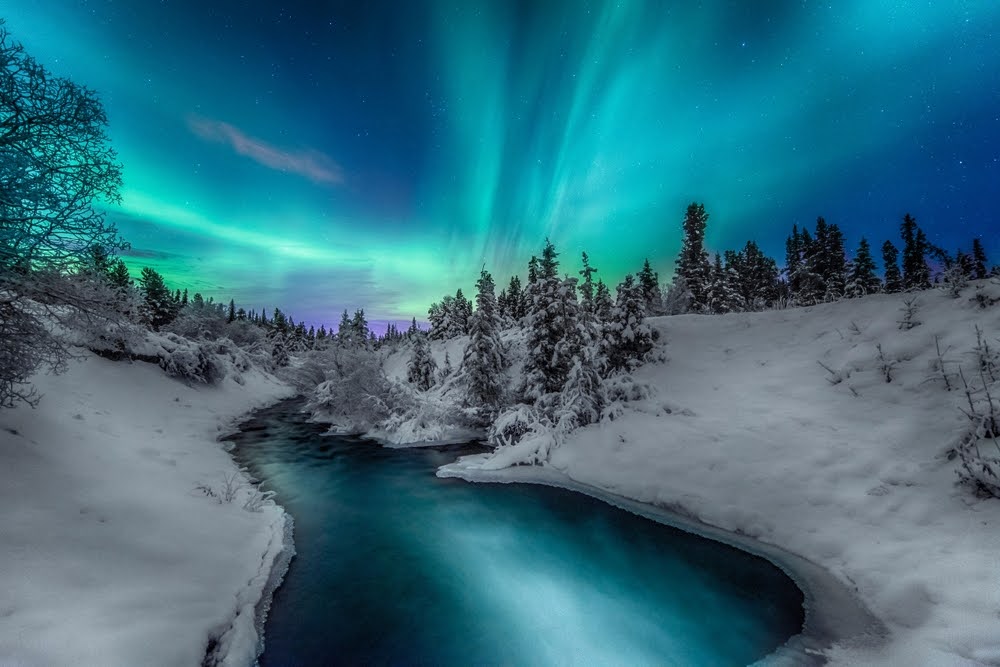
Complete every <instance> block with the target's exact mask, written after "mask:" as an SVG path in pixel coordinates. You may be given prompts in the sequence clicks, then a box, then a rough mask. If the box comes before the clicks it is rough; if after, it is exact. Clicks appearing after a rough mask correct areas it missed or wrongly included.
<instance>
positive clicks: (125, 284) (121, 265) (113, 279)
mask: <svg viewBox="0 0 1000 667" xmlns="http://www.w3.org/2000/svg"><path fill="white" fill-rule="evenodd" d="M108 281H109V282H110V283H111V284H112V285H114V286H115V287H117V288H118V289H119V290H127V289H128V288H129V286H131V285H132V278H131V277H130V276H129V274H128V267H127V266H125V262H123V261H122V260H121V259H119V260H117V261H116V262H115V263H114V266H113V267H112V268H111V273H110V274H109V275H108Z"/></svg>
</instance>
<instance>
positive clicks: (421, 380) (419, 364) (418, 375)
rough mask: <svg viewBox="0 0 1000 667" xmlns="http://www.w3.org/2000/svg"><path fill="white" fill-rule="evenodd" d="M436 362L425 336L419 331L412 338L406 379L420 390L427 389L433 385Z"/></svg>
mask: <svg viewBox="0 0 1000 667" xmlns="http://www.w3.org/2000/svg"><path fill="white" fill-rule="evenodd" d="M436 370H437V362H435V361H434V356H433V355H432V354H431V350H430V347H429V346H428V344H427V336H426V335H425V334H424V333H422V332H421V333H419V334H417V335H416V336H414V339H413V353H412V354H411V355H410V363H409V364H408V366H407V373H406V379H407V380H408V381H409V382H410V383H412V384H414V385H416V387H417V389H419V390H420V391H427V390H428V389H430V388H431V387H433V386H434V371H436Z"/></svg>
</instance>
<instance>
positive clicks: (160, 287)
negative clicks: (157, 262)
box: [139, 266, 179, 330]
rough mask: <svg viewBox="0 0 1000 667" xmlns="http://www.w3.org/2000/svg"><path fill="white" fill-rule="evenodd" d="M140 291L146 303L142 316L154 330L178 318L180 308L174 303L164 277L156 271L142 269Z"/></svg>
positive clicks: (146, 267) (146, 268)
mask: <svg viewBox="0 0 1000 667" xmlns="http://www.w3.org/2000/svg"><path fill="white" fill-rule="evenodd" d="M139 291H140V292H141V293H142V299H143V301H144V305H143V308H142V316H143V318H144V319H145V321H146V322H147V323H148V324H149V325H150V326H151V327H153V329H154V330H156V329H159V328H160V327H162V326H163V325H164V324H169V323H170V322H172V321H173V320H174V318H175V317H177V311H178V310H179V306H178V305H177V303H175V302H174V299H173V296H172V295H171V294H170V289H169V288H168V287H167V285H166V283H165V282H164V281H163V276H161V275H160V274H159V273H158V272H157V271H156V270H155V269H151V268H149V267H148V266H144V267H143V268H142V273H141V275H140V277H139Z"/></svg>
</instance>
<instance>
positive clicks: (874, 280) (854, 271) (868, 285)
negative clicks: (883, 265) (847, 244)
mask: <svg viewBox="0 0 1000 667" xmlns="http://www.w3.org/2000/svg"><path fill="white" fill-rule="evenodd" d="M875 268H876V267H875V260H874V259H872V250H871V246H869V245H868V239H866V238H865V237H863V236H862V237H861V241H859V242H858V250H857V252H856V253H854V261H853V262H852V263H851V271H850V274H849V275H848V279H847V296H850V297H859V296H865V295H866V294H874V293H876V292H878V290H879V287H880V286H881V282H880V281H879V279H878V276H877V275H875Z"/></svg>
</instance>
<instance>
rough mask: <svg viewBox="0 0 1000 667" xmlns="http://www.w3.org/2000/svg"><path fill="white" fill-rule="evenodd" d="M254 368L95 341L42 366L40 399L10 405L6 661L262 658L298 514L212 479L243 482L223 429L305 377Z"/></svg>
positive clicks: (237, 661)
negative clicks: (251, 506) (101, 351)
mask: <svg viewBox="0 0 1000 667" xmlns="http://www.w3.org/2000/svg"><path fill="white" fill-rule="evenodd" d="M243 380H244V384H243V385H240V384H237V383H235V382H233V381H232V380H231V379H226V380H224V381H223V382H222V383H221V384H220V385H219V386H217V387H205V386H200V387H190V386H186V385H185V384H183V383H181V382H179V381H177V380H174V379H171V378H169V377H167V376H166V375H165V374H164V373H163V372H162V371H161V370H160V369H159V368H158V367H156V366H155V365H151V364H146V363H133V364H128V363H125V362H111V361H107V360H104V359H100V358H97V357H93V356H89V355H88V356H87V357H86V358H85V359H84V360H83V361H81V362H71V365H70V369H69V371H68V372H67V373H66V374H64V375H60V376H44V375H43V376H39V377H37V378H36V379H35V380H34V384H35V386H36V387H37V388H38V389H39V391H40V392H41V393H43V394H44V397H43V399H42V403H41V404H40V406H39V408H38V409H36V410H32V409H30V408H28V407H26V406H24V405H22V406H19V407H17V408H15V409H12V410H6V411H2V412H0V449H2V450H3V452H4V465H3V467H2V468H0V664H15V665H33V666H34V665H38V666H41V665H97V664H106V665H141V664H151V662H150V661H151V660H152V661H153V663H155V664H157V665H178V666H180V665H184V666H189V665H197V664H202V660H203V658H204V657H205V654H206V651H208V650H209V649H212V654H213V656H214V659H215V660H216V662H217V664H225V665H247V664H250V663H252V662H253V659H254V656H255V650H256V647H257V641H258V638H257V631H256V628H255V625H254V621H255V619H254V608H255V605H256V604H257V602H258V600H259V599H260V597H261V594H262V592H263V591H264V589H265V587H266V585H267V581H268V577H269V574H270V572H271V567H272V564H273V563H274V562H275V559H276V558H278V557H279V555H280V553H281V551H282V549H283V547H284V534H285V526H286V516H285V514H284V512H283V511H282V510H281V509H280V508H278V507H276V506H274V505H265V506H264V507H262V508H260V511H248V510H247V509H244V507H243V504H244V502H245V501H246V500H247V499H249V498H250V497H251V495H252V493H253V492H252V491H251V490H250V489H249V488H246V487H244V488H239V489H235V493H234V496H235V497H234V498H233V499H232V501H231V502H221V501H220V499H219V498H216V497H212V496H211V495H208V494H206V492H205V489H210V490H211V492H212V493H213V494H215V495H216V496H221V495H223V494H224V492H225V490H226V487H227V484H226V482H227V480H238V478H233V477H232V476H233V475H234V473H236V472H237V470H236V466H235V464H234V463H233V461H232V460H231V459H230V457H229V455H228V454H227V453H226V452H225V450H224V448H223V446H222V445H221V444H220V443H218V442H217V438H218V436H219V435H220V434H223V433H225V432H226V431H227V430H230V429H232V427H233V425H234V424H235V423H236V421H237V420H238V418H239V417H240V416H242V415H244V414H245V413H247V412H248V411H250V410H252V409H255V408H258V407H261V406H263V405H266V404H268V403H272V402H274V401H276V400H278V399H280V398H282V397H285V396H288V395H290V394H291V393H292V390H291V389H290V388H289V387H288V386H286V385H284V384H281V383H279V382H277V381H276V380H274V379H273V378H272V377H270V376H265V375H263V374H260V373H257V372H256V371H248V372H247V373H246V374H245V375H244V376H243ZM229 486H230V488H235V487H234V486H233V485H232V484H231V485H229Z"/></svg>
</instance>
